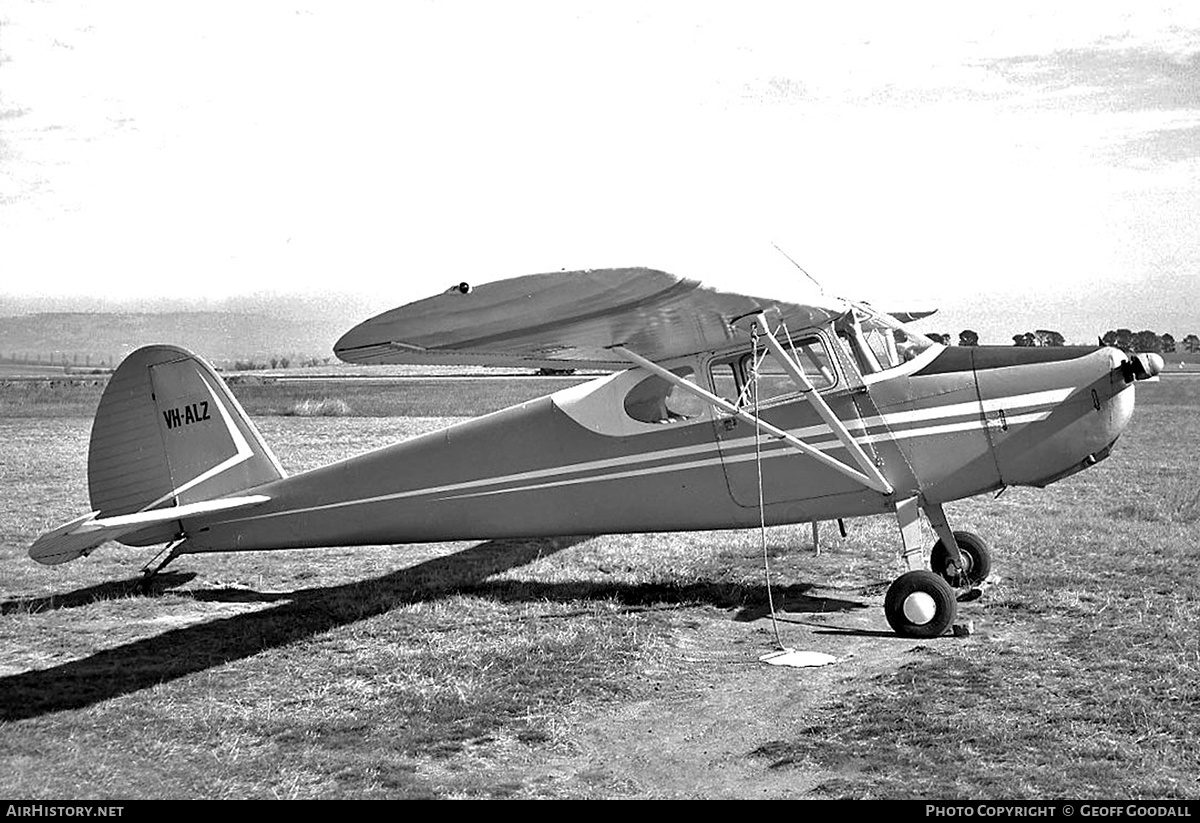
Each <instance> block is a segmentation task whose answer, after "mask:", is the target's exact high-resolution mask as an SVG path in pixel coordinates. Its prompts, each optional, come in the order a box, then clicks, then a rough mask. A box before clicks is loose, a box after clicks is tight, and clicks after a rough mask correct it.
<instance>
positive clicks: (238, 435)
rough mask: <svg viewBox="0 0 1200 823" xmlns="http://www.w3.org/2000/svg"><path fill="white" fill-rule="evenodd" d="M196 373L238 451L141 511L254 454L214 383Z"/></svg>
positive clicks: (199, 372) (176, 495) (163, 501)
mask: <svg viewBox="0 0 1200 823" xmlns="http://www.w3.org/2000/svg"><path fill="white" fill-rule="evenodd" d="M196 374H198V375H199V376H200V380H201V382H203V383H204V388H205V389H207V390H208V396H209V397H211V398H212V401H213V403H215V404H216V406H217V411H219V412H220V413H221V419H222V420H224V421H225V428H226V429H228V431H229V436H230V437H231V438H233V445H234V446H235V447H236V449H237V453H236V454H234V455H232V456H231V457H228V458H226V459H225V460H223V461H221V462H220V463H218V464H217V465H215V466H213V467H212V468H211V469H209V470H208V471H206V472H202V473H201V474H198V475H196V476H195V477H193V478H192V479H191V480H189V481H187V482H186V483H184V484H183V485H181V486H176V487H175V488H173V489H171V491H169V492H167V493H166V494H164V495H163V496H162V497H160V498H158V499H157V500H155V501H153V502H152V503H149V504H147V505H145V506H143V507H142V508H141V509H140V511H143V512H144V511H149V510H150V509H153V508H154V507H155V506H158V505H161V504H162V503H165V502H167V501H168V500H170V499H171V498H173V497H178V496H179V495H181V494H183V493H184V492H185V491H187V490H188V489H190V488H192V487H193V486H197V485H199V484H200V483H203V482H204V481H205V480H208V479H209V478H210V477H216V476H217V475H218V474H220V473H221V472H223V471H227V470H229V469H231V468H233V467H234V466H236V465H238V464H239V463H245V462H246V461H247V460H249V459H250V458H251V457H253V456H254V450H253V449H251V448H250V444H249V443H248V442H246V438H245V437H244V436H243V435H242V431H241V429H239V428H238V427H237V424H236V423H234V422H233V418H232V417H230V416H229V412H228V411H227V410H226V408H225V404H224V403H222V402H221V399H220V398H219V397H217V392H216V391H215V390H214V389H213V387H212V384H211V383H209V382H208V378H207V377H206V376H205V375H204V372H203V371H197V372H196ZM271 459H272V460H273V459H274V458H273V456H272V458H271Z"/></svg>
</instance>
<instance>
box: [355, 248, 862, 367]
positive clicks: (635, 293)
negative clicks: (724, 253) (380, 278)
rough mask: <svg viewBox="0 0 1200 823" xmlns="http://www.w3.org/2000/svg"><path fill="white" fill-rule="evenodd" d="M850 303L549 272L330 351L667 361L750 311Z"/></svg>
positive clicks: (492, 287)
mask: <svg viewBox="0 0 1200 823" xmlns="http://www.w3.org/2000/svg"><path fill="white" fill-rule="evenodd" d="M848 308H849V305H848V304H846V303H844V302H842V301H840V300H837V299H834V298H825V297H822V298H820V301H819V302H812V303H793V302H787V301H782V300H771V299H767V298H761V297H752V296H749V295H742V294H734V293H731V292H724V291H718V290H716V289H713V288H710V287H707V286H704V285H702V284H701V283H700V282H698V281H696V280H691V279H687V278H683V277H678V276H676V275H673V274H668V273H667V272H663V271H658V270H656V269H648V268H624V269H589V270H585V271H572V272H551V273H548V274H532V275H526V276H524V277H517V278H513V279H511V280H500V281H496V282H492V283H485V284H483V285H480V286H478V287H476V288H473V289H459V288H454V289H451V290H450V291H448V292H445V293H443V294H439V295H436V296H434V297H430V298H427V299H425V300H418V301H416V302H414V303H409V304H407V305H405V306H400V307H399V308H396V309H392V310H391V311H387V312H384V313H383V314H380V315H377V316H375V317H372V318H371V319H370V320H366V321H364V322H363V323H360V324H359V325H357V326H355V327H354V328H353V329H351V330H350V331H348V332H347V333H346V334H345V335H343V336H342V338H341V339H340V340H338V342H337V344H336V345H335V346H334V352H335V354H337V356H338V357H339V358H341V359H342V360H344V361H346V362H348V363H373V364H384V363H407V364H455V363H457V364H471V365H491V366H517V367H534V368H536V367H539V366H552V367H569V368H592V369H624V368H628V366H629V362H628V361H627V360H625V359H623V358H621V357H620V356H617V355H615V354H614V353H613V352H612V351H611V349H612V348H613V347H614V346H624V347H626V348H628V349H630V350H632V351H636V352H638V353H639V354H641V355H643V356H644V357H648V358H650V359H651V360H655V361H665V360H670V359H672V358H675V357H681V356H684V355H688V354H693V353H695V352H702V351H715V350H719V349H722V348H724V347H726V346H728V345H730V344H733V343H735V342H737V341H738V339H739V337H738V332H736V331H735V330H734V329H733V327H732V326H731V321H733V320H734V319H736V318H738V317H742V316H745V315H747V314H753V313H759V312H766V313H767V314H768V316H769V317H770V318H771V320H772V321H774V320H776V319H780V320H782V321H783V322H784V323H786V324H787V326H788V327H789V328H793V329H800V328H805V327H808V326H813V325H819V324H821V323H824V322H825V321H827V320H828V319H830V318H832V317H836V316H838V315H840V314H842V313H843V312H845V311H846V310H847V309H848Z"/></svg>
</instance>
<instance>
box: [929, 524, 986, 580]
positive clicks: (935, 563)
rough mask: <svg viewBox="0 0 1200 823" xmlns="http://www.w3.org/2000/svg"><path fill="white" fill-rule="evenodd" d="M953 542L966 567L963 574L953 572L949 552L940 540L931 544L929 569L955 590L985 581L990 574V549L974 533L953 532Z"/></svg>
mask: <svg viewBox="0 0 1200 823" xmlns="http://www.w3.org/2000/svg"><path fill="white" fill-rule="evenodd" d="M954 542H956V543H958V553H959V554H960V555H961V556H962V559H963V565H965V566H966V569H964V573H963V574H959V573H958V571H957V570H955V568H954V565H953V564H952V563H951V562H950V550H949V549H947V548H946V544H945V543H943V542H942V541H941V540H939V541H938V542H936V543H934V544H933V551H931V552H930V553H929V567H930V568H931V569H933V571H934V572H936V573H937V574H939V575H941V576H942V578H944V579H945V581H946V582H947V583H949V584H950V585H951V586H953V587H954V588H956V589H965V588H969V587H971V586H978V585H979V584H980V583H982V582H983V581H985V580H987V578H988V575H989V574H991V573H992V549H991V547H990V546H988V544H987V542H986V541H985V540H984V539H983V538H982V537H980V536H979V535H977V534H975V533H974V532H955V533H954Z"/></svg>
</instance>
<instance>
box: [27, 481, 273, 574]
mask: <svg viewBox="0 0 1200 823" xmlns="http://www.w3.org/2000/svg"><path fill="white" fill-rule="evenodd" d="M270 499H271V498H269V497H267V496H266V495H262V494H253V495H247V496H245V497H228V498H224V499H221V500H201V501H199V502H196V503H185V504H184V505H182V506H171V507H169V508H165V509H152V510H150V511H142V512H135V513H133V514H122V515H117V516H115V517H104V518H99V519H97V518H96V515H97V514H99V512H95V511H94V512H91V513H89V514H85V515H84V516H83V517H78V518H76V519H75V520H72V521H71V522H70V523H64V524H63V525H61V526H59V527H58V528H57V529H55V530H54V531H52V532H47V533H46V534H44V535H42V536H41V537H39V538H38V539H37V540H36V541H35V542H34V544H33V546H31V547H30V549H29V556H30V557H32V558H33V559H34V560H36V561H37V562H39V563H41V564H43V565H46V566H56V565H58V564H59V563H66V562H68V561H70V560H74V559H75V558H77V557H82V556H83V555H86V554H89V553H90V552H91V551H92V549H95V548H96V547H97V546H100V545H101V544H103V543H107V542H108V541H109V540H116V539H118V538H120V537H121V536H122V535H126V534H129V533H131V532H135V531H138V530H139V529H144V528H146V527H147V526H154V525H158V524H163V523H170V522H173V521H178V520H185V519H193V518H197V517H201V516H203V515H210V514H215V513H218V512H226V511H230V510H233V509H244V508H248V507H250V506H257V505H259V504H260V503H265V502H267V501H268V500H270Z"/></svg>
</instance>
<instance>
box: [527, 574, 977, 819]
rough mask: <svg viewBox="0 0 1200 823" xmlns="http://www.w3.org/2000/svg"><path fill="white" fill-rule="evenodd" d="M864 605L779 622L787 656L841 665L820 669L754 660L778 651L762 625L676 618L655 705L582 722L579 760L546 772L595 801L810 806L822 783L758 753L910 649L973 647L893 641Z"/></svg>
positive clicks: (764, 621)
mask: <svg viewBox="0 0 1200 823" xmlns="http://www.w3.org/2000/svg"><path fill="white" fill-rule="evenodd" d="M839 594H840V593H839ZM860 602H861V603H862V604H863V605H864V606H866V608H862V609H858V610H855V611H852V612H842V613H837V614H824V615H822V614H817V615H814V614H809V613H795V614H791V613H787V612H781V613H780V614H779V615H778V618H779V634H780V638H781V639H782V641H783V643H784V645H785V646H787V647H790V648H795V649H799V650H805V651H819V652H824V653H826V654H830V655H833V656H835V657H836V658H837V662H835V663H832V664H830V665H827V666H823V667H819V668H789V667H783V666H772V665H768V664H766V663H763V662H760V660H759V657H760V656H761V655H763V654H766V653H768V652H771V651H773V650H775V649H777V648H778V646H777V645H776V639H775V632H774V630H773V629H772V625H771V619H770V617H769V616H767V617H761V618H757V619H755V620H752V621H745V622H743V621H739V620H736V619H731V616H730V614H729V613H728V612H724V611H720V610H717V609H706V610H703V611H690V612H688V613H687V614H686V616H681V619H680V625H679V627H678V629H677V631H676V633H675V637H674V644H673V649H672V652H673V654H674V656H673V657H672V655H671V654H664V655H663V665H662V667H661V669H660V670H656V671H648V672H646V677H647V680H648V681H653V685H652V686H650V691H651V695H652V696H650V697H646V698H643V699H640V700H637V701H635V702H631V703H629V704H627V705H624V706H621V707H619V708H617V709H616V710H615V711H613V712H612V713H611V714H609V715H606V716H604V717H594V718H590V719H588V720H586V721H584V722H583V723H581V726H580V730H579V736H578V739H577V740H576V741H575V744H576V747H577V751H578V754H577V755H576V756H573V757H570V758H563V759H561V760H559V761H557V762H556V763H554V764H552V766H551V769H552V771H554V772H555V773H557V775H558V777H559V779H560V780H562V781H564V782H563V784H560V788H561V789H564V790H566V793H569V794H571V795H572V796H594V797H599V796H607V797H641V798H803V797H812V796H814V795H813V792H814V789H816V788H817V787H818V786H819V785H820V783H821V782H822V781H823V780H824V779H826V777H827V776H826V775H823V774H821V773H819V772H817V771H809V770H805V769H802V768H799V767H796V766H789V767H787V768H774V767H772V764H771V759H770V758H766V757H759V756H755V755H754V752H755V751H756V750H758V749H760V748H761V747H763V746H766V745H767V744H770V743H772V742H774V741H779V740H786V739H789V738H792V739H794V738H795V737H798V736H799V735H801V734H803V731H804V729H806V728H808V727H810V726H812V725H813V723H814V721H815V719H816V718H817V717H818V716H819V714H820V713H821V711H822V710H823V708H824V707H826V706H828V705H829V704H831V703H832V702H834V701H836V700H837V699H838V698H839V696H841V695H843V694H845V693H848V692H850V691H852V690H854V689H855V688H857V687H858V686H859V684H861V683H862V682H863V681H864V680H865V679H867V678H872V677H875V676H878V675H880V674H885V673H889V672H892V671H895V670H896V669H898V668H899V667H900V666H901V665H903V664H904V663H905V662H908V661H911V659H912V657H911V653H912V652H913V650H914V649H919V648H921V647H922V646H926V645H929V644H952V643H969V642H972V641H971V640H970V639H965V640H964V639H955V638H952V637H950V636H946V637H943V638H939V639H936V640H928V641H920V640H911V639H905V638H899V637H897V636H895V635H894V634H892V633H891V631H890V630H889V629H888V626H887V624H886V621H885V620H884V617H883V612H882V597H881V596H871V597H863V598H861V599H860ZM964 619H969V615H966V616H964Z"/></svg>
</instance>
